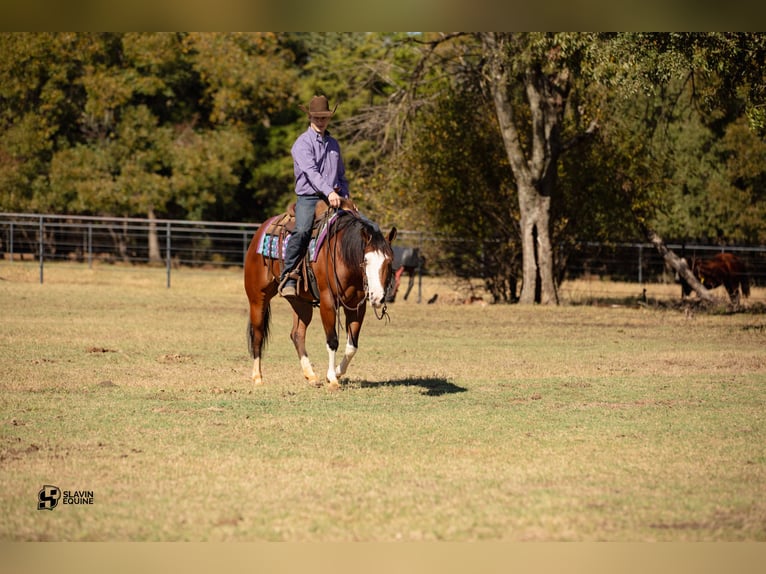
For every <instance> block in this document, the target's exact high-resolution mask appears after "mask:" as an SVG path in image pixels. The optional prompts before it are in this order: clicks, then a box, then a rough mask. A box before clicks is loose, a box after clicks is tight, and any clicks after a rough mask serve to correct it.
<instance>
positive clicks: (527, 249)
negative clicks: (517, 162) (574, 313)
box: [519, 189, 558, 305]
mask: <svg viewBox="0 0 766 574" xmlns="http://www.w3.org/2000/svg"><path fill="white" fill-rule="evenodd" d="M550 203H551V198H550V196H543V195H540V194H539V193H537V192H536V191H535V190H534V189H532V190H521V189H519V209H520V212H521V222H520V223H521V225H520V227H521V249H522V274H523V283H522V286H521V295H520V296H519V303H522V304H532V303H540V304H542V305H549V304H554V303H556V304H557V303H558V295H557V292H556V288H555V281H554V277H553V249H552V246H551V241H550V225H549V223H550V221H549V219H550Z"/></svg>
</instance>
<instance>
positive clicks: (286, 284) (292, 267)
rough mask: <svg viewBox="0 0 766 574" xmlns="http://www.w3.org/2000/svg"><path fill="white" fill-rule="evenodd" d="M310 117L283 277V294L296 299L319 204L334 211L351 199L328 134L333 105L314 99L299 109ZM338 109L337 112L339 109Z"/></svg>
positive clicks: (299, 152)
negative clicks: (343, 201)
mask: <svg viewBox="0 0 766 574" xmlns="http://www.w3.org/2000/svg"><path fill="white" fill-rule="evenodd" d="M299 107H300V109H301V110H303V111H304V112H306V113H307V114H308V120H309V127H308V129H307V130H306V131H305V132H303V133H302V134H301V135H300V136H298V138H297V139H296V140H295V143H294V144H293V147H292V150H291V153H292V156H293V167H294V171H295V193H296V195H297V196H298V198H297V200H296V203H295V231H294V232H293V233H292V234H291V235H290V240H289V242H288V244H287V248H286V249H285V258H284V264H283V267H282V274H281V277H280V282H279V284H280V286H281V288H280V291H279V292H280V294H281V295H282V296H283V297H296V296H297V295H298V293H297V289H296V279H297V276H298V275H297V273H296V270H297V267H298V265H299V264H300V262H301V259H303V257H304V255H305V254H306V249H307V248H308V244H309V241H310V240H311V228H312V225H313V223H314V210H315V209H316V204H317V202H319V201H323V200H324V201H327V202H328V203H329V204H330V207H336V208H337V207H340V204H341V198H348V197H349V192H348V181H347V180H346V168H345V166H344V164H343V158H342V157H341V154H340V145H339V144H338V140H336V139H335V138H333V137H331V136H330V134H329V132H328V131H327V126H328V125H329V123H330V118H331V117H332V116H333V114H334V113H335V109H333V110H332V111H330V104H329V102H328V101H327V98H326V97H325V96H314V97H313V98H311V101H310V102H309V105H308V108H306V107H304V106H299ZM337 107H338V106H337V105H336V106H335V108H336V109H337Z"/></svg>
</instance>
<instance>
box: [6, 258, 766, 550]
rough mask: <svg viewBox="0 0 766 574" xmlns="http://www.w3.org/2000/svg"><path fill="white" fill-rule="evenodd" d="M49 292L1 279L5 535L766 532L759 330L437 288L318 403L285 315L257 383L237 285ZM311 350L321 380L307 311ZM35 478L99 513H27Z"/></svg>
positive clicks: (740, 323)
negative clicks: (88, 498)
mask: <svg viewBox="0 0 766 574" xmlns="http://www.w3.org/2000/svg"><path fill="white" fill-rule="evenodd" d="M36 280H37V277H36V275H35V269H34V268H33V267H24V266H23V265H21V264H18V263H13V264H8V263H2V264H0V316H2V330H1V331H0V366H1V368H2V372H1V374H0V384H1V385H2V391H3V392H2V395H1V396H0V505H2V508H3V513H2V514H1V515H0V539H2V540H6V541H16V540H25V541H26V540H57V541H70V540H112V541H113V540H118V541H123V540H156V541H167V540H195V541H196V540H202V541H219V540H221V541H259V540H267V541H272V540H273V541H277V540H287V541H356V540H363V541H396V540H402V541H419V540H450V541H473V540H514V541H518V540H576V541H590V540H611V541H654V540H658V541H668V540H669V541H687V540H692V541H753V540H757V541H764V540H766V497H764V494H766V447H765V446H764V445H766V420H765V417H766V353H765V352H764V348H766V347H765V346H764V344H765V343H766V328H765V327H766V317H764V316H763V315H760V314H754V313H737V314H704V313H700V312H696V313H684V312H682V311H677V310H671V309H669V308H666V307H659V306H652V305H650V306H649V307H648V308H643V307H635V306H632V305H623V306H615V307H610V306H607V307H598V306H588V305H581V304H579V302H580V301H579V300H578V293H580V294H581V293H584V291H582V289H581V286H577V285H572V286H565V287H567V288H569V291H566V290H565V289H562V292H565V293H567V300H565V301H564V304H562V305H561V306H559V307H556V308H534V307H532V308H526V307H520V306H504V305H497V306H494V305H458V304H453V303H454V302H455V301H456V300H458V299H459V297H458V295H456V293H457V292H456V291H455V290H454V288H452V287H450V285H449V284H445V283H443V282H438V281H437V280H435V279H431V278H427V280H426V281H425V291H426V292H425V294H426V295H428V296H430V293H431V292H434V291H435V290H438V291H440V292H441V293H442V295H440V299H439V300H440V301H441V303H437V304H435V305H426V304H422V305H417V304H415V303H414V301H413V300H412V299H411V300H410V301H408V302H404V301H399V302H397V303H395V304H393V305H391V307H390V309H389V313H390V315H391V321H390V323H387V322H386V321H376V320H375V318H374V316H373V315H372V314H369V316H368V318H367V320H366V322H365V325H364V328H363V330H362V337H361V346H360V350H359V353H358V354H357V356H356V357H355V359H354V361H353V362H352V364H351V367H350V370H349V373H348V379H346V380H344V381H343V386H342V389H341V390H340V391H339V392H328V391H326V390H324V389H315V388H311V387H309V386H308V385H307V384H305V383H304V382H303V380H302V377H301V371H300V367H299V365H298V361H297V357H296V354H295V351H294V349H293V348H292V345H291V343H290V342H289V339H288V332H289V328H290V323H291V316H290V313H289V307H288V306H287V304H286V303H285V302H284V301H283V300H275V301H274V303H273V310H274V324H273V330H272V339H271V341H270V343H269V346H268V348H267V351H266V356H265V360H264V366H263V372H264V377H265V379H266V382H267V384H266V385H265V386H264V387H262V388H253V387H252V386H251V385H250V382H249V375H250V368H251V360H250V359H249V357H248V356H247V347H246V340H245V324H246V320H247V315H246V300H245V296H244V292H243V289H242V281H241V272H239V271H236V270H231V271H224V270H219V271H209V272H200V271H196V272H195V271H189V270H182V271H178V272H176V273H175V274H174V277H173V287H172V288H171V289H169V290H168V289H166V288H165V284H164V275H163V272H162V270H148V269H143V270H141V269H130V270H127V269H120V268H114V269H112V268H97V269H95V270H88V269H87V268H84V267H80V266H75V265H64V264H61V265H51V266H49V267H46V282H45V284H44V285H39V284H37V283H36ZM591 287H592V286H591ZM578 289H580V290H579V291H578ZM587 289H590V287H587V286H586V287H585V290H586V291H587ZM599 289H609V287H608V286H606V285H599ZM663 289H664V288H663V287H662V286H657V287H656V288H654V287H652V288H650V296H651V295H652V293H654V292H655V291H656V292H657V294H656V297H657V298H658V299H661V298H667V297H668V294H667V293H665V291H663ZM445 293H446V294H448V295H445ZM673 294H675V289H673ZM618 296H619V297H623V296H622V294H619V295H618ZM757 296H758V293H754V297H757ZM584 297H592V294H587V293H586V294H585V295H584ZM623 298H624V297H623ZM572 303H578V304H572ZM308 342H309V353H310V355H311V358H312V360H313V362H314V365H315V369H316V370H317V372H318V373H323V372H324V371H325V369H326V361H327V356H326V351H325V347H324V337H323V334H322V329H321V325H320V321H319V318H318V315H317V317H316V319H315V323H314V324H312V326H311V328H310V329H309V341H308ZM43 484H55V485H57V486H59V487H61V488H62V489H68V490H93V491H94V493H95V504H94V505H93V506H79V507H78V506H72V505H67V506H63V505H59V507H57V508H56V509H55V510H54V511H52V512H49V511H38V510H36V502H37V500H36V499H37V492H38V490H39V489H40V488H41V487H42V485H43Z"/></svg>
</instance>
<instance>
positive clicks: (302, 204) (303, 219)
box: [280, 195, 322, 282]
mask: <svg viewBox="0 0 766 574" xmlns="http://www.w3.org/2000/svg"><path fill="white" fill-rule="evenodd" d="M320 201H322V198H321V197H320V196H318V195H299V196H298V199H297V201H296V202H295V231H293V233H292V234H291V235H290V240H289V241H288V242H287V248H286V249H285V258H284V264H283V266H282V275H281V277H280V282H281V280H282V279H284V277H285V275H287V274H288V273H290V272H291V271H293V270H295V268H296V267H298V264H299V263H300V262H301V259H303V257H304V256H305V255H306V249H308V246H309V242H310V241H311V228H312V227H313V226H314V212H315V211H316V206H317V203H318V202H320Z"/></svg>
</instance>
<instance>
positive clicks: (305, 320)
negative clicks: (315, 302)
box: [290, 301, 321, 386]
mask: <svg viewBox="0 0 766 574" xmlns="http://www.w3.org/2000/svg"><path fill="white" fill-rule="evenodd" d="M292 307H293V328H292V331H290V340H291V341H292V342H293V345H294V346H295V350H296V352H297V353H298V359H300V362H301V370H302V371H303V376H304V378H305V379H306V380H307V381H308V383H309V384H310V385H314V386H320V385H321V383H320V382H319V377H317V376H316V373H314V368H313V367H312V366H311V361H310V360H309V356H308V352H307V351H306V331H307V330H308V326H309V324H310V323H311V317H312V315H313V309H312V307H311V304H310V303H306V302H305V301H295V302H293V303H292Z"/></svg>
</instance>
